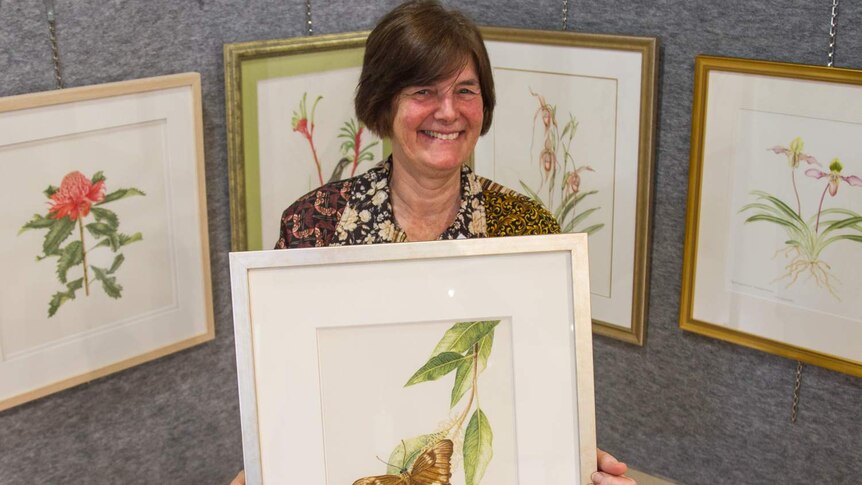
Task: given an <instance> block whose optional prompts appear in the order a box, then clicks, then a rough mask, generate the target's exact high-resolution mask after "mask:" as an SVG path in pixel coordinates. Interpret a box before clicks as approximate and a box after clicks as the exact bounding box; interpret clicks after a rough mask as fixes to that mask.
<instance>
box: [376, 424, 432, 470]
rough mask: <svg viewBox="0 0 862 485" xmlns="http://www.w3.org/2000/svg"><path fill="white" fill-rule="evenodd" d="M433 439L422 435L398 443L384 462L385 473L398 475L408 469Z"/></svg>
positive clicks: (427, 435) (430, 436)
mask: <svg viewBox="0 0 862 485" xmlns="http://www.w3.org/2000/svg"><path fill="white" fill-rule="evenodd" d="M433 438H434V435H430V434H423V435H420V436H416V437H415V438H410V439H407V440H404V441H403V442H402V443H398V445H396V446H395V448H393V449H392V453H390V454H389V460H387V462H386V464H387V467H386V473H387V474H389V475H399V474H400V473H401V470H402V469H409V468H410V467H411V466H412V465H413V462H414V461H416V457H417V456H419V454H420V453H421V452H422V450H423V449H425V447H426V446H428V445H429V444H430V442H431V440H432V439H433Z"/></svg>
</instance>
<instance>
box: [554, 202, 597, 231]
mask: <svg viewBox="0 0 862 485" xmlns="http://www.w3.org/2000/svg"><path fill="white" fill-rule="evenodd" d="M599 209H601V207H593V208H591V209H587V210H585V211H583V212H581V213H580V214H578V215H577V216H575V217H574V218H573V219H572V220H571V221H569V223H568V224H566V227H565V228H563V232H569V231H571V230H573V229H574V228H575V226H577V225H578V223H579V222H581V221H583V220H584V219H586V218H587V217H589V216H590V214H592V213H593V212H595V211H597V210H599Z"/></svg>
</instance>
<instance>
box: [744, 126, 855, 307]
mask: <svg viewBox="0 0 862 485" xmlns="http://www.w3.org/2000/svg"><path fill="white" fill-rule="evenodd" d="M804 146H805V143H804V142H803V140H802V138H801V137H796V138H794V139H793V140H792V141H791V142H790V145H789V146H787V147H783V146H774V147H772V148H769V149H768V150H769V151H771V152H773V153H775V154H776V155H784V156H785V157H786V159H787V162H788V166H789V168H790V184H791V185H792V186H793V193H794V196H795V200H794V201H793V202H791V203H789V204H788V203H787V202H785V201H784V200H781V199H780V198H779V197H776V196H774V195H771V194H769V193H766V192H764V191H761V190H754V191H752V192H751V195H753V196H754V198H755V199H756V201H755V202H752V203H749V204H746V205H744V206H743V207H742V208H741V209H740V210H739V212H740V213H747V214H749V215H748V218H747V219H745V222H746V223H750V222H767V223H770V224H777V225H779V226H781V227H782V228H783V229H784V231H785V233H786V234H787V239H786V240H785V241H784V244H783V246H782V247H781V248H779V249H778V250H777V251H776V256H778V255H782V256H784V257H785V258H786V259H788V260H789V262H788V263H787V265H786V266H785V268H784V269H785V272H784V274H782V275H781V276H779V277H778V278H776V280H775V281H781V280H786V281H787V287H790V286H792V285H793V284H795V283H796V282H797V281H798V280H799V278H800V276H803V275H805V276H807V277H808V278H810V279H813V280H814V282H815V283H816V285H817V287H818V288H825V289H826V290H828V291H829V293H830V294H831V295H832V296H833V297H834V298H835V299H836V300H839V301H840V298H839V296H838V293H837V292H836V289H835V283H836V281H837V279H836V278H835V276H834V275H833V274H832V272H831V269H832V266H831V265H830V264H829V263H828V262H826V261H825V260H824V258H823V251H824V250H825V249H826V248H827V247H829V246H830V245H832V244H833V243H836V242H838V241H850V242H857V243H862V215H860V214H859V213H857V212H854V211H852V210H849V209H845V208H842V207H830V208H824V202H825V201H826V195H827V194H829V196H830V200H834V198H835V197H836V196H837V194H838V188H839V187H840V185H841V182H844V183H846V184H847V185H849V186H851V187H862V178H859V177H857V176H855V175H849V176H845V175H842V171H843V170H844V166H843V164H842V163H841V161H840V160H839V159H838V158H833V159H832V161H831V162H830V164H829V167H828V171H825V170H823V165H822V164H821V163H820V162H819V161H818V160H817V159H816V158H815V157H813V156H811V155H809V154H807V153H804V152H803V149H804ZM801 162H805V164H806V165H808V166H810V168H808V169H807V170H805V172H804V173H805V175H806V176H808V177H809V178H811V179H815V180H823V179H825V180H823V181H824V182H826V184H825V186H824V187H823V192H822V193H821V194H820V197H819V201H818V203H817V205H816V210H812V212H811V214H810V215H808V216H807V217H806V216H805V215H804V212H803V204H802V202H803V201H802V200H801V199H800V196H799V189H798V186H797V183H798V181H797V178H796V170H797V168H799V167H800V165H801ZM812 206H813V204H812Z"/></svg>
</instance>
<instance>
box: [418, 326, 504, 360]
mask: <svg viewBox="0 0 862 485" xmlns="http://www.w3.org/2000/svg"><path fill="white" fill-rule="evenodd" d="M498 323H500V320H481V321H476V322H458V323H456V324H455V325H452V328H450V329H449V330H447V331H446V333H445V334H444V335H443V338H442V339H440V342H438V343H437V346H436V347H434V350H433V351H432V352H431V355H437V354H439V353H441V352H458V353H459V354H463V353H464V352H467V351H468V350H470V347H472V346H473V344H475V343H477V342H478V341H480V340H482V338H483V337H484V336H485V335H488V333H490V332H492V331H493V330H494V327H496V326H497V324H498Z"/></svg>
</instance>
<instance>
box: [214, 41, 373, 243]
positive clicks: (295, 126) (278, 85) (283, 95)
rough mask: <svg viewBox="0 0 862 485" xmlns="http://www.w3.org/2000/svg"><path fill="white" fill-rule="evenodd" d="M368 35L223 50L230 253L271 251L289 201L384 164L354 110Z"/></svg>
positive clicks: (229, 46) (253, 44)
mask: <svg viewBox="0 0 862 485" xmlns="http://www.w3.org/2000/svg"><path fill="white" fill-rule="evenodd" d="M367 36H368V33H367V32H356V33H349V34H335V35H323V36H315V37H297V38H292V39H282V40H269V41H255V42H246V43H239V44H226V45H225V47H224V58H225V61H224V62H225V93H226V97H227V100H226V104H227V122H228V166H229V167H228V170H229V174H230V201H231V246H232V247H233V250H234V251H242V250H256V249H269V248H272V247H273V246H274V245H275V242H276V241H277V240H278V229H279V220H280V217H281V211H283V210H284V209H285V208H286V207H287V206H288V205H290V204H291V203H292V202H293V201H294V200H296V199H297V198H299V197H300V196H301V195H303V194H305V193H307V192H309V191H311V190H312V189H314V188H316V187H318V186H320V185H323V184H324V183H326V182H330V181H335V180H340V179H342V178H348V177H352V176H354V175H359V174H360V173H362V172H363V171H365V170H367V169H369V168H371V167H372V166H373V165H374V164H375V163H377V162H378V161H380V160H382V158H383V143H382V141H381V140H380V139H378V138H377V137H375V136H374V135H372V134H371V133H370V132H369V131H368V130H366V129H365V127H364V126H363V125H362V124H361V123H359V122H358V121H357V120H356V115H355V114H354V111H353V92H354V89H355V88H356V83H357V81H358V80H359V72H360V68H361V66H362V55H363V53H364V51H365V38H366V37H367Z"/></svg>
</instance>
